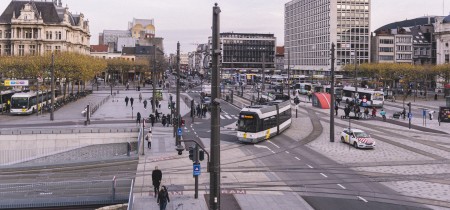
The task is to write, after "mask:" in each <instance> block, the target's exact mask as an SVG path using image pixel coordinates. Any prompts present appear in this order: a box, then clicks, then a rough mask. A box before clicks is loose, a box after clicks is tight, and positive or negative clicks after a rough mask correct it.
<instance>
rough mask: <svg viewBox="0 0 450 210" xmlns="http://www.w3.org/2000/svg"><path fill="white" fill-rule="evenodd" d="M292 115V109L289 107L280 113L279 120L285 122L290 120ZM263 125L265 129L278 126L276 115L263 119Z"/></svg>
mask: <svg viewBox="0 0 450 210" xmlns="http://www.w3.org/2000/svg"><path fill="white" fill-rule="evenodd" d="M291 117H292V112H291V109H288V110H286V111H284V112H281V113H280V115H278V121H279V123H280V124H281V123H284V122H286V121H288V120H290V119H291ZM262 127H263V130H267V129H269V128H273V127H277V118H276V116H272V117H269V118H264V119H262Z"/></svg>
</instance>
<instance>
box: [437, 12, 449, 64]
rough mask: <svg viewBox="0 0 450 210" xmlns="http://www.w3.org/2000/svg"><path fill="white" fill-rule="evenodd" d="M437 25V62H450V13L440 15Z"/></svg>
mask: <svg viewBox="0 0 450 210" xmlns="http://www.w3.org/2000/svg"><path fill="white" fill-rule="evenodd" d="M434 27H435V35H436V58H437V64H448V63H450V46H449V45H450V15H449V16H447V17H438V18H437V20H436V23H435V24H434Z"/></svg>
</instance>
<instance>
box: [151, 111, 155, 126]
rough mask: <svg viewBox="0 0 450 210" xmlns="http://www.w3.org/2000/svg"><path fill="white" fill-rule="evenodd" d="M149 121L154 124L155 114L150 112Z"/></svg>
mask: <svg viewBox="0 0 450 210" xmlns="http://www.w3.org/2000/svg"><path fill="white" fill-rule="evenodd" d="M150 123H151V124H152V127H153V125H155V115H153V114H150Z"/></svg>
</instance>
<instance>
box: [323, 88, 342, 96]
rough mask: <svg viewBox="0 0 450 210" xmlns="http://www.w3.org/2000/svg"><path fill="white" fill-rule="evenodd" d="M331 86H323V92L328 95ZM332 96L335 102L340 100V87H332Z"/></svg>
mask: <svg viewBox="0 0 450 210" xmlns="http://www.w3.org/2000/svg"><path fill="white" fill-rule="evenodd" d="M330 91H331V85H325V92H327V93H330ZM334 96H335V99H336V100H342V87H341V86H335V87H334Z"/></svg>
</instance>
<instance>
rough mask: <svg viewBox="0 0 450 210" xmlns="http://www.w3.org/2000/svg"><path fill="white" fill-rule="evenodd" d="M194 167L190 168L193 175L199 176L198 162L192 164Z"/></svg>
mask: <svg viewBox="0 0 450 210" xmlns="http://www.w3.org/2000/svg"><path fill="white" fill-rule="evenodd" d="M193 166H194V168H193V170H192V172H193V174H194V176H199V175H200V173H201V169H200V164H194V165H193Z"/></svg>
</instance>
